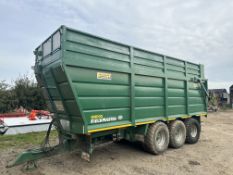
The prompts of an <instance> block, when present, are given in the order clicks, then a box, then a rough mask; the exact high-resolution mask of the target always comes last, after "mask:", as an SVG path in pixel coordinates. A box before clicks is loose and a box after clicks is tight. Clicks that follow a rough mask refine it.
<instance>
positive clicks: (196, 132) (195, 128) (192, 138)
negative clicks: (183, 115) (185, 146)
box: [185, 118, 201, 144]
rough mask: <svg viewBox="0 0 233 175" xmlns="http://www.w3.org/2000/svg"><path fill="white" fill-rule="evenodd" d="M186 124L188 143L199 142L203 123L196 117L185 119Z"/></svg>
mask: <svg viewBox="0 0 233 175" xmlns="http://www.w3.org/2000/svg"><path fill="white" fill-rule="evenodd" d="M185 126H186V140H185V142H186V143H190V144H194V143H197V142H198V140H199V138H200V133H201V125H200V122H199V121H198V120H196V119H194V118H189V119H187V120H185Z"/></svg>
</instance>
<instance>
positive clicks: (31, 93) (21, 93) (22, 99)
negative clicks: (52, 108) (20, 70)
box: [0, 75, 47, 113]
mask: <svg viewBox="0 0 233 175" xmlns="http://www.w3.org/2000/svg"><path fill="white" fill-rule="evenodd" d="M21 106H22V107H23V108H25V109H27V110H31V109H47V107H46V103H45V100H44V98H43V95H42V90H41V88H39V87H38V85H37V83H36V82H34V80H33V79H30V78H29V76H27V75H23V76H20V77H18V78H17V79H16V80H15V81H14V85H13V86H12V87H10V86H9V85H8V84H6V83H5V81H3V80H2V81H0V113H5V112H10V111H13V110H14V109H15V108H19V107H21Z"/></svg>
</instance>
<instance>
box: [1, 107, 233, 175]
mask: <svg viewBox="0 0 233 175" xmlns="http://www.w3.org/2000/svg"><path fill="white" fill-rule="evenodd" d="M0 144H1V143H0ZM20 151H22V148H9V149H7V150H5V151H1V152H0V174H2V175H5V174H12V175H19V174H25V173H26V174H33V175H47V174H48V175H53V174H56V175H59V174H69V175H72V174H76V175H77V174H86V175H90V174H95V175H100V174H116V175H118V174H119V175H120V174H121V175H122V174H126V175H127V174H134V175H135V174H145V175H146V174H148V175H153V174H159V175H163V174H177V175H182V174H184V175H188V174H205V175H213V174H221V175H225V174H226V175H233V110H229V111H225V112H217V113H210V114H209V115H208V118H203V123H202V134H201V139H200V141H199V142H198V143H197V144H194V145H187V144H186V145H184V146H183V147H182V148H180V149H171V148H170V149H168V150H167V151H166V152H165V153H164V154H163V155H159V156H154V155H150V154H148V153H146V152H144V151H143V149H142V146H141V145H140V144H137V143H134V144H132V143H128V142H122V143H111V144H108V145H105V146H104V147H100V148H98V149H97V150H95V151H94V154H93V156H92V161H91V162H90V163H88V162H85V161H83V160H81V158H80V155H79V154H77V153H72V154H71V153H69V154H63V155H56V156H53V157H49V158H46V159H42V160H40V161H38V162H37V164H38V169H36V170H33V171H31V172H24V171H23V168H22V166H18V167H14V168H11V169H6V168H5V165H6V162H7V161H9V160H11V159H13V158H14V157H15V155H16V154H17V152H20Z"/></svg>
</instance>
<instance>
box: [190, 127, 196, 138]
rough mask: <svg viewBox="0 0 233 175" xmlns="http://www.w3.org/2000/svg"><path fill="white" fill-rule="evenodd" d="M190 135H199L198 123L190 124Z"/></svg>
mask: <svg viewBox="0 0 233 175" xmlns="http://www.w3.org/2000/svg"><path fill="white" fill-rule="evenodd" d="M190 135H191V136H192V137H196V136H197V127H196V125H191V126H190Z"/></svg>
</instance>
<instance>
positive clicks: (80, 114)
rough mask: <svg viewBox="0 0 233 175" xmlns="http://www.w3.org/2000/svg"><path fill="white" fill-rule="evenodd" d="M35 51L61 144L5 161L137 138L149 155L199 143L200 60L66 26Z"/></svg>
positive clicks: (203, 84)
mask: <svg viewBox="0 0 233 175" xmlns="http://www.w3.org/2000/svg"><path fill="white" fill-rule="evenodd" d="M35 55H36V63H35V74H36V78H37V81H38V83H39V85H40V86H41V88H42V89H43V92H44V96H45V98H46V101H47V103H48V106H49V109H50V112H52V113H54V114H55V115H54V119H53V124H54V125H55V126H56V127H57V129H58V132H59V135H60V143H61V144H60V145H58V146H57V147H55V148H54V149H45V148H43V149H38V150H36V151H32V150H29V151H26V152H24V153H23V154H21V155H20V156H19V157H18V158H17V159H16V161H15V162H13V163H12V164H11V165H10V166H12V165H17V164H20V163H23V162H26V161H29V160H35V159H38V158H41V157H44V156H46V155H47V154H46V152H48V151H54V150H59V151H60V150H64V149H68V150H72V149H76V148H81V150H82V157H83V158H85V159H90V154H91V153H92V151H93V149H94V147H95V146H96V145H97V144H99V143H102V142H105V141H108V140H120V139H127V140H130V141H134V140H136V139H137V136H138V135H141V136H143V137H144V145H145V149H146V151H148V152H150V153H152V154H160V153H162V152H164V151H165V150H166V149H167V148H168V146H169V145H170V146H171V147H173V148H179V147H181V146H182V145H183V144H184V143H185V141H186V142H187V143H196V142H197V141H198V139H199V136H200V131H201V126H200V117H201V116H207V100H208V98H207V95H208V93H207V80H206V79H205V77H204V68H203V65H200V64H195V63H191V62H188V61H183V60H179V59H176V58H172V57H170V56H166V55H162V54H157V53H153V52H150V51H146V50H143V49H139V48H135V47H132V46H128V45H125V44H121V43H117V42H114V41H111V40H107V39H104V38H100V37H97V36H93V35H90V34H87V33H84V32H80V31H78V30H74V29H71V28H68V27H65V26H61V27H60V28H59V29H58V30H56V31H55V32H54V33H53V34H52V35H51V36H50V37H49V38H48V39H47V40H46V41H45V42H43V43H42V44H41V45H40V46H39V47H38V48H36V50H35ZM48 135H49V133H48ZM61 148H62V149H61Z"/></svg>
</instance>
